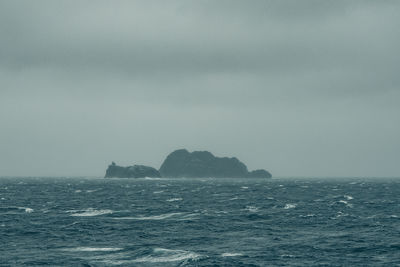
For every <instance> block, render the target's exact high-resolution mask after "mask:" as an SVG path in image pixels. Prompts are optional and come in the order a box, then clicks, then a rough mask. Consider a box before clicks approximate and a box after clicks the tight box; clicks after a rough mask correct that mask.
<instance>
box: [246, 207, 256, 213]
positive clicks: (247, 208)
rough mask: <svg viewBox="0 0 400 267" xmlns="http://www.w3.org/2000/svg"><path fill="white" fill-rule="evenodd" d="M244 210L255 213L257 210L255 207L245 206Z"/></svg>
mask: <svg viewBox="0 0 400 267" xmlns="http://www.w3.org/2000/svg"><path fill="white" fill-rule="evenodd" d="M245 210H247V211H250V212H257V211H258V208H257V207H255V206H246V208H245Z"/></svg>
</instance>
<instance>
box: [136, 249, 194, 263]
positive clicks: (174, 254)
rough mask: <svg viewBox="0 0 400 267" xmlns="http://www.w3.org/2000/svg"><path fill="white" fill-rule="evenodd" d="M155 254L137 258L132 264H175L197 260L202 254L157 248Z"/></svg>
mask: <svg viewBox="0 0 400 267" xmlns="http://www.w3.org/2000/svg"><path fill="white" fill-rule="evenodd" d="M153 252H154V254H153V255H149V256H144V257H141V258H137V259H135V260H133V261H132V262H150V263H160V262H174V261H184V260H196V259H199V258H200V257H201V255H200V254H197V253H194V252H192V251H186V250H173V249H165V248H155V249H154V250H153Z"/></svg>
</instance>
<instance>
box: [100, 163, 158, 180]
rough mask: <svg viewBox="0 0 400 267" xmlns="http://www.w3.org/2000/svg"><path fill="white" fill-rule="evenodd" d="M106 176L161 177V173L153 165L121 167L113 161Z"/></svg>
mask: <svg viewBox="0 0 400 267" xmlns="http://www.w3.org/2000/svg"><path fill="white" fill-rule="evenodd" d="M105 177H106V178H143V177H161V175H160V173H159V172H158V171H157V170H156V169H155V168H153V167H148V166H143V165H133V166H129V167H121V166H118V165H116V164H115V162H112V163H111V165H109V166H108V169H107V171H106V176H105Z"/></svg>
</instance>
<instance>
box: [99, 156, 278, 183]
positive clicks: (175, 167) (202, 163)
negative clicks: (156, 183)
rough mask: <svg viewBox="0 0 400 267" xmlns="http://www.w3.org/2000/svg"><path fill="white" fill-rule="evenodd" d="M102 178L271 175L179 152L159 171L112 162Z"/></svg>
mask: <svg viewBox="0 0 400 267" xmlns="http://www.w3.org/2000/svg"><path fill="white" fill-rule="evenodd" d="M105 177H106V178H112V177H115V178H143V177H153V178H158V177H176V178H180V177H188V178H207V177H217V178H246V177H249V178H271V177H272V175H271V174H270V173H269V172H268V171H266V170H263V169H260V170H254V171H250V172H249V171H248V169H247V166H246V165H245V164H244V163H243V162H241V161H240V160H238V159H237V158H235V157H232V158H228V157H215V156H214V155H213V154H212V153H210V152H208V151H194V152H189V151H187V150H186V149H179V150H176V151H174V152H172V153H170V154H169V155H168V156H167V158H166V159H165V160H164V162H163V164H162V165H161V167H160V170H159V171H158V170H156V169H155V168H153V167H149V166H144V165H133V166H128V167H121V166H118V165H116V164H115V163H114V162H113V163H112V164H111V165H109V166H108V169H107V171H106V175H105Z"/></svg>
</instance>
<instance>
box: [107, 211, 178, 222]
mask: <svg viewBox="0 0 400 267" xmlns="http://www.w3.org/2000/svg"><path fill="white" fill-rule="evenodd" d="M181 214H182V213H181V212H174V213H167V214H161V215H153V216H142V217H120V218H114V219H116V220H164V219H168V218H171V217H174V216H177V215H181Z"/></svg>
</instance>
